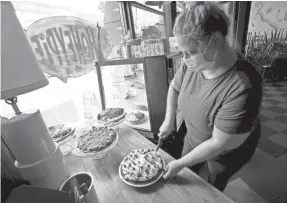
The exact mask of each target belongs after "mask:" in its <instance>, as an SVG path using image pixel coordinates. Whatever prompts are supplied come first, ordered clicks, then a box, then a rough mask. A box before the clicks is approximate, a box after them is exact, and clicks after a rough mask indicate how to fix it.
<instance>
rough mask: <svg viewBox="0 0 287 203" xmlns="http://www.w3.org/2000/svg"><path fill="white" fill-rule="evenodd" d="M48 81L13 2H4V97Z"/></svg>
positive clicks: (2, 78)
mask: <svg viewBox="0 0 287 203" xmlns="http://www.w3.org/2000/svg"><path fill="white" fill-rule="evenodd" d="M48 84H49V82H48V80H47V78H46V77H45V75H44V72H43V71H42V69H41V67H40V64H39V63H38V61H37V58H36V56H35V54H34V52H33V49H32V47H31V45H30V43H29V41H28V39H27V37H26V33H25V31H24V29H23V28H22V26H21V24H20V22H19V19H18V18H17V16H16V12H15V9H14V7H13V5H12V3H11V2H3V1H1V99H9V98H12V97H16V96H18V95H21V94H25V93H28V92H31V91H34V90H36V89H39V88H41V87H44V86H46V85H48Z"/></svg>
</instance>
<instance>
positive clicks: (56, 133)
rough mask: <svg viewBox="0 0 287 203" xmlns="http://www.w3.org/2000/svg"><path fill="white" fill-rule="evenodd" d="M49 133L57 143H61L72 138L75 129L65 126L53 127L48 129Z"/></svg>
mask: <svg viewBox="0 0 287 203" xmlns="http://www.w3.org/2000/svg"><path fill="white" fill-rule="evenodd" d="M48 131H49V133H50V135H51V136H52V138H53V139H54V141H55V142H57V143H59V142H61V141H64V140H65V139H66V138H68V137H70V136H72V135H73V134H74V132H75V128H74V127H70V126H67V125H64V124H60V125H53V126H50V127H49V128H48Z"/></svg>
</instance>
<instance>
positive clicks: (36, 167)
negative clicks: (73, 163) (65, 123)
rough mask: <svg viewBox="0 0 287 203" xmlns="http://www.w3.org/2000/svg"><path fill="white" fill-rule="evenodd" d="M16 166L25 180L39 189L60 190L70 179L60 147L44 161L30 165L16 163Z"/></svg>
mask: <svg viewBox="0 0 287 203" xmlns="http://www.w3.org/2000/svg"><path fill="white" fill-rule="evenodd" d="M15 166H16V167H17V168H18V169H19V171H20V173H21V175H22V177H23V178H24V179H25V180H28V181H29V182H30V184H31V185H34V186H38V187H43V188H49V189H58V188H59V187H60V186H61V184H62V183H63V181H65V180H66V179H67V177H69V173H68V170H67V169H66V167H65V165H64V162H63V154H62V152H61V149H60V147H59V146H57V148H56V150H55V151H54V153H53V154H52V155H50V156H49V157H47V158H46V159H44V160H41V161H39V162H37V163H34V164H29V165H26V164H21V163H19V162H18V161H15Z"/></svg>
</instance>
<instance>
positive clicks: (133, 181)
mask: <svg viewBox="0 0 287 203" xmlns="http://www.w3.org/2000/svg"><path fill="white" fill-rule="evenodd" d="M164 168H165V163H164V161H163V159H162V157H161V156H160V155H159V154H158V153H157V152H156V151H155V150H154V149H137V150H134V151H132V152H131V153H129V154H128V155H127V156H126V157H125V158H124V159H123V160H122V162H121V164H120V166H119V176H120V178H121V179H122V181H123V182H125V183H126V184H128V185H130V186H133V187H146V186H150V185H152V184H154V183H156V182H157V181H158V180H159V179H160V178H161V177H162V175H163V174H164Z"/></svg>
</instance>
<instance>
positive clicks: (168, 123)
mask: <svg viewBox="0 0 287 203" xmlns="http://www.w3.org/2000/svg"><path fill="white" fill-rule="evenodd" d="M178 94H179V93H178V91H177V90H176V89H175V88H174V87H173V86H172V85H170V87H169V90H168V94H167V104H166V113H165V119H164V122H163V124H162V125H161V127H160V129H159V134H158V136H159V137H163V138H164V139H165V138H167V137H168V136H169V135H170V134H171V133H172V131H173V130H174V123H175V118H176V109H177V99H178Z"/></svg>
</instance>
